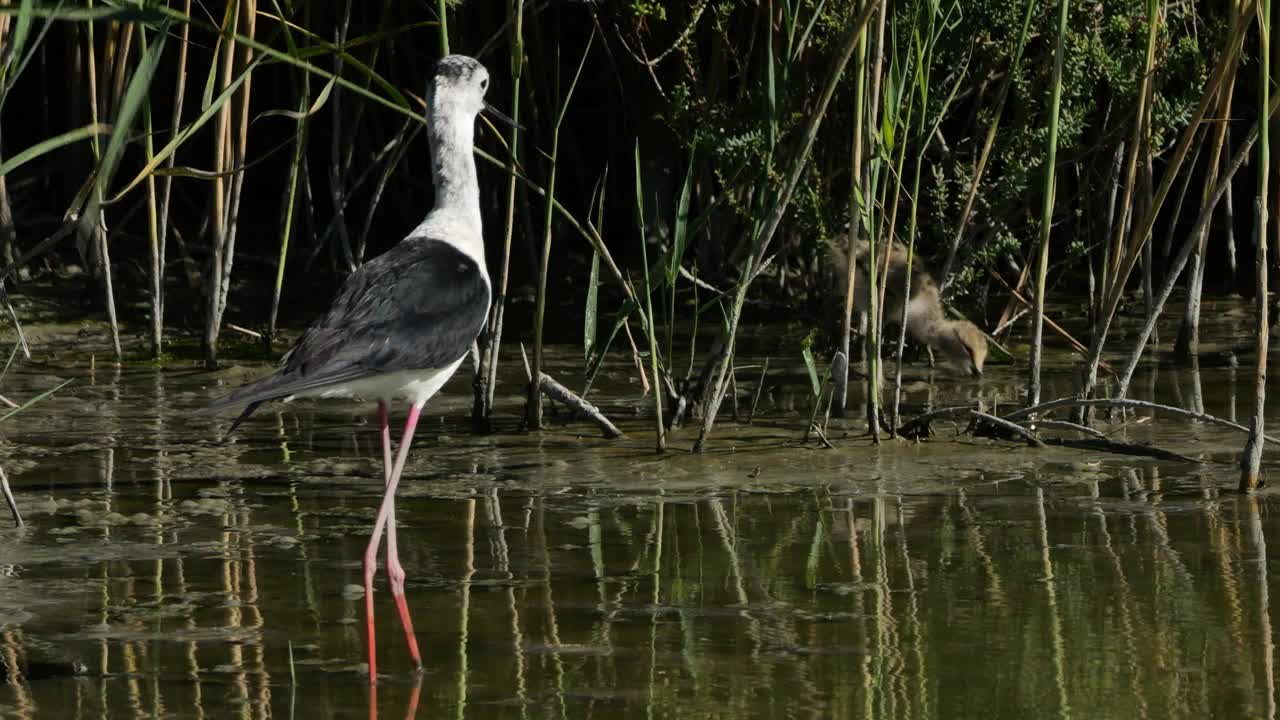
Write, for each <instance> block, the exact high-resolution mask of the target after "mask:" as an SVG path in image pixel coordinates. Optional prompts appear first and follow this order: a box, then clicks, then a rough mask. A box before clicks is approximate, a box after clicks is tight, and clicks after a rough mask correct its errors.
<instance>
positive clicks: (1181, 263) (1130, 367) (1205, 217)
mask: <svg viewBox="0 0 1280 720" xmlns="http://www.w3.org/2000/svg"><path fill="white" fill-rule="evenodd" d="M1277 110H1280V96H1276V97H1274V98H1272V100H1271V104H1270V107H1269V108H1268V110H1267V113H1268V115H1269V116H1270V115H1274V114H1275V113H1276V111H1277ZM1257 140H1258V125H1257V124H1255V125H1254V126H1253V128H1252V129H1251V130H1250V131H1249V134H1248V135H1246V136H1245V140H1244V142H1243V143H1241V145H1240V147H1239V148H1238V149H1237V150H1236V153H1235V155H1233V156H1232V158H1231V162H1230V163H1228V165H1227V167H1226V169H1225V170H1224V171H1223V174H1222V175H1221V176H1220V177H1219V178H1218V180H1217V182H1216V183H1215V184H1214V187H1213V191H1212V192H1211V193H1210V196H1209V199H1208V201H1207V202H1206V203H1205V205H1204V207H1203V208H1201V210H1200V215H1199V216H1198V217H1197V218H1196V221H1195V224H1193V225H1192V227H1191V231H1190V232H1189V233H1188V234H1187V235H1186V237H1185V239H1184V240H1183V243H1182V248H1181V249H1180V250H1179V251H1178V255H1177V257H1175V258H1174V260H1173V262H1172V264H1171V265H1170V269H1169V272H1168V273H1166V274H1165V279H1164V285H1163V287H1161V288H1160V292H1159V293H1158V294H1157V295H1156V298H1155V308H1154V312H1153V313H1152V315H1151V316H1150V317H1148V318H1147V321H1146V325H1145V326H1144V327H1143V328H1142V330H1141V331H1140V332H1139V333H1138V337H1137V340H1136V341H1135V342H1134V349H1133V352H1132V353H1131V354H1130V355H1129V362H1128V364H1126V365H1125V369H1124V370H1123V371H1122V372H1121V374H1120V383H1119V387H1118V389H1117V391H1116V395H1117V396H1118V397H1121V398H1123V397H1125V396H1126V395H1127V394H1128V392H1129V383H1130V381H1131V380H1132V379H1133V373H1134V371H1135V369H1136V368H1137V366H1138V361H1139V359H1141V357H1142V352H1143V350H1144V349H1145V348H1146V345H1147V340H1148V339H1149V338H1150V337H1151V334H1152V332H1153V331H1154V330H1155V324H1156V320H1157V319H1158V318H1159V316H1160V313H1161V310H1162V309H1163V308H1164V304H1165V302H1166V301H1168V299H1169V296H1170V295H1171V294H1172V293H1173V287H1174V285H1175V284H1176V282H1177V279H1178V275H1179V274H1180V273H1181V272H1182V269H1183V268H1184V267H1185V266H1186V263H1187V259H1188V257H1190V255H1191V251H1192V249H1193V248H1194V247H1195V246H1196V243H1197V242H1199V238H1200V234H1201V233H1202V232H1206V231H1207V228H1208V226H1209V221H1210V220H1211V219H1212V218H1213V210H1214V208H1215V207H1216V206H1217V204H1218V202H1219V201H1220V200H1221V199H1222V197H1223V195H1225V194H1226V192H1227V191H1228V190H1229V189H1230V188H1231V179H1232V178H1233V177H1235V174H1236V172H1237V171H1239V169H1240V168H1241V167H1243V166H1244V164H1245V161H1246V160H1247V159H1248V157H1249V152H1250V151H1251V150H1252V149H1253V144H1254V143H1255V142H1257Z"/></svg>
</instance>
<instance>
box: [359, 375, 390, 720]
mask: <svg viewBox="0 0 1280 720" xmlns="http://www.w3.org/2000/svg"><path fill="white" fill-rule="evenodd" d="M378 432H379V434H380V435H381V437H382V483H383V492H384V493H385V492H386V485H387V483H389V482H390V481H391V424H390V421H389V419H388V417H387V401H386V400H379V401H378ZM393 527H394V526H393ZM380 538H381V533H380V532H379V533H375V534H374V535H373V536H371V537H370V538H369V544H368V546H366V547H365V550H364V622H365V642H366V645H367V648H368V650H367V657H368V658H369V684H370V685H373V684H374V683H375V682H377V678H378V644H377V635H376V634H375V633H374V623H373V576H374V575H375V574H377V572H378V541H379V539H380ZM372 697H373V696H372V695H371V696H370V698H371V700H370V702H371V703H376V702H377V701H376V700H373V699H372ZM371 709H372V706H371Z"/></svg>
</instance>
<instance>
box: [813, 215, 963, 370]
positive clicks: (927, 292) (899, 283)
mask: <svg viewBox="0 0 1280 720" xmlns="http://www.w3.org/2000/svg"><path fill="white" fill-rule="evenodd" d="M848 246H849V242H848V239H847V237H846V236H845V235H839V236H837V237H836V238H835V239H833V240H832V242H831V255H832V261H833V262H832V266H833V267H832V269H833V270H834V272H835V276H836V277H835V281H836V282H835V285H836V288H837V291H838V293H839V297H840V298H842V299H843V298H844V295H845V290H846V280H847V278H848V268H849V260H848V255H847V253H846V248H847V247H848ZM869 249H870V248H869V247H868V244H867V241H866V240H860V241H859V243H858V246H857V248H856V251H855V259H856V267H855V274H856V277H855V279H854V291H855V292H854V298H853V305H854V308H855V309H857V310H858V311H859V312H866V310H867V308H868V306H869V305H870V302H869V300H870V293H869V292H868V290H869V287H870V282H869V276H868V274H867V261H868V259H869V258H868V257H867V256H868V254H869ZM882 253H883V248H882V249H881V252H880V253H877V257H876V265H877V269H878V270H879V271H880V272H883V270H884V256H883V254H882ZM911 265H912V267H911V300H910V302H909V303H907V335H909V336H910V337H911V339H912V340H914V341H916V342H918V343H921V344H924V345H927V346H929V347H931V348H934V349H935V350H937V351H939V352H941V353H942V354H943V355H944V356H945V357H946V358H947V359H948V360H949V361H951V362H952V363H953V364H954V365H955V366H956V367H958V368H959V369H960V370H962V371H964V372H966V373H968V374H969V375H971V376H973V377H981V376H982V365H983V363H984V362H986V359H987V337H986V335H984V334H983V333H982V331H981V330H979V329H978V326H976V325H974V324H973V323H971V322H969V321H968V320H951V319H949V318H947V316H946V314H945V313H944V312H943V309H942V298H941V295H940V293H939V291H938V284H937V283H936V282H935V281H934V279H933V276H932V275H930V274H929V272H928V271H927V270H925V269H924V267H923V263H921V262H920V258H919V256H916V257H915V258H913V260H912V263H911ZM906 272H907V250H906V248H904V247H902V245H900V244H899V243H894V245H893V252H892V253H891V255H890V257H889V277H888V286H887V287H886V288H885V295H884V303H885V307H884V318H885V322H886V324H893V325H901V324H902V306H903V302H902V300H903V298H902V289H903V281H904V280H905V279H906ZM879 274H880V273H879V272H878V273H877V275H879ZM877 279H879V278H877Z"/></svg>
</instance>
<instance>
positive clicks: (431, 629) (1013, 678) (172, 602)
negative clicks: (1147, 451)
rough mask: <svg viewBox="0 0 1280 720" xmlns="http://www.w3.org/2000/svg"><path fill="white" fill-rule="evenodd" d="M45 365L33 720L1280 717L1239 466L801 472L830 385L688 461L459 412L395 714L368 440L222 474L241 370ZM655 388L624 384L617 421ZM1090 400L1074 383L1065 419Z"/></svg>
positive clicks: (991, 389)
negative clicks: (418, 659) (216, 399)
mask: <svg viewBox="0 0 1280 720" xmlns="http://www.w3.org/2000/svg"><path fill="white" fill-rule="evenodd" d="M1223 327H1224V328H1225V327H1226V326H1223ZM1227 334H1228V333H1227V332H1224V333H1223V335H1224V336H1226V335H1227ZM787 347H790V348H794V345H793V344H792V345H785V344H784V345H780V346H779V349H770V348H764V349H763V350H762V352H770V353H772V352H775V351H776V352H777V353H779V355H780V354H781V353H782V352H783V351H785V350H786V348H787ZM44 350H45V351H47V352H46V353H45V356H46V357H50V358H51V360H50V361H49V363H48V364H47V365H43V366H41V365H28V366H25V367H23V368H21V369H19V370H17V371H12V372H11V373H10V375H9V377H8V378H7V379H6V381H5V392H6V394H9V395H11V396H14V397H16V398H24V397H29V396H30V395H31V394H33V393H34V392H35V391H37V390H39V389H44V388H46V387H48V386H49V385H50V384H51V382H52V380H53V378H54V377H59V378H66V377H74V378H76V382H75V383H74V384H73V385H72V386H70V387H68V388H67V390H66V391H64V392H63V393H61V394H59V395H58V396H56V397H55V398H53V399H51V400H49V401H48V402H46V403H44V404H42V405H40V406H39V407H38V408H36V409H34V410H32V411H30V412H28V413H24V414H23V415H21V416H20V417H19V419H18V420H17V422H12V421H10V422H8V423H6V424H5V425H4V426H3V427H2V428H0V429H2V430H3V441H2V442H3V444H2V445H0V449H2V452H3V455H2V458H3V459H2V462H3V466H4V468H5V469H6V470H7V471H8V473H9V475H10V477H11V479H12V481H13V484H14V487H15V490H16V492H17V497H18V502H19V504H20V505H21V507H22V509H23V510H24V512H25V514H26V518H27V521H28V527H27V528H26V529H24V530H15V529H12V528H11V527H10V525H9V523H8V522H7V517H6V518H3V519H2V520H0V526H2V528H0V659H2V660H3V662H2V663H0V667H4V668H6V677H5V678H4V679H3V680H4V681H3V682H0V714H2V715H3V716H5V717H57V718H78V717H93V718H97V717H130V716H139V717H142V716H145V717H208V718H225V717H255V718H256V717H267V716H274V717H299V718H323V717H353V716H366V715H370V714H372V713H373V712H375V711H376V712H377V713H378V714H379V715H381V716H385V717H402V716H406V715H407V714H410V713H411V712H412V710H413V708H414V706H415V704H416V708H417V711H418V715H419V716H420V717H429V716H430V717H436V716H440V715H444V714H451V715H453V716H457V717H490V716H494V717H521V718H524V717H528V718H544V717H554V718H593V717H595V718H599V717H604V718H614V717H636V716H646V717H677V718H703V717H714V718H742V717H806V718H825V717H894V718H929V717H940V718H961V717H964V718H1026V717H1055V716H1056V717H1074V718H1102V717H1114V718H1165V717H1209V716H1214V717H1231V718H1236V717H1262V716H1267V717H1271V716H1274V714H1275V677H1276V669H1275V658H1274V647H1273V631H1272V623H1271V607H1270V604H1269V596H1270V595H1271V594H1275V591H1278V590H1280V588H1277V587H1276V584H1275V580H1274V579H1273V578H1276V577H1277V576H1278V573H1273V572H1271V567H1272V565H1273V564H1274V561H1273V560H1272V559H1271V555H1270V554H1269V553H1268V544H1269V543H1268V540H1271V541H1273V542H1274V540H1275V538H1276V537H1277V532H1278V531H1280V519H1278V517H1280V516H1277V513H1276V512H1275V511H1276V509H1277V507H1278V506H1277V503H1276V499H1275V496H1273V495H1271V494H1270V493H1269V492H1267V491H1264V492H1263V493H1261V494H1259V495H1258V496H1257V497H1241V496H1238V495H1236V494H1234V493H1233V492H1231V490H1230V488H1231V487H1233V486H1234V483H1235V479H1236V471H1235V469H1234V467H1233V465H1232V464H1231V463H1232V462H1233V461H1234V458H1235V454H1236V452H1237V451H1238V448H1239V447H1240V445H1241V442H1242V438H1241V437H1240V436H1237V435H1234V434H1231V433H1230V432H1226V431H1221V430H1219V429H1217V428H1213V427H1207V426H1201V425H1193V424H1187V423H1183V422H1179V421H1169V420H1160V421H1158V422H1147V421H1139V422H1135V423H1133V424H1130V425H1129V426H1127V427H1126V428H1125V429H1124V430H1122V431H1120V432H1118V433H1117V435H1116V438H1117V439H1123V440H1125V441H1127V442H1133V443H1143V442H1155V443H1157V444H1158V445H1159V446H1161V447H1163V448H1166V449H1169V450H1174V451H1177V452H1181V453H1184V454H1188V455H1193V456H1197V457H1203V458H1206V459H1210V460H1216V461H1220V462H1217V463H1209V464H1190V463H1179V462H1168V461H1155V460H1151V459H1145V458H1137V457H1128V456H1123V455H1114V454H1111V455H1100V454H1095V453H1087V452H1082V451H1079V450H1072V449H1065V448H1050V449H1047V450H1034V449H1029V448H1026V447H1020V446H1015V445H1013V444H1010V443H995V442H988V441H985V440H973V439H968V438H960V439H959V440H952V439H951V435H952V434H953V431H952V430H950V429H948V426H947V425H945V424H944V425H940V426H939V428H938V429H939V430H940V431H941V432H940V437H939V438H936V439H935V440H933V441H930V442H928V443H926V444H922V445H915V444H894V443H890V444H887V445H885V446H884V447H883V448H882V449H880V450H879V451H877V450H875V449H873V448H871V447H870V446H869V444H868V443H867V442H866V441H865V440H855V439H842V440H839V441H838V442H837V443H836V444H837V449H835V450H821V449H816V448H814V447H812V446H810V447H800V446H799V443H798V441H799V438H800V435H801V431H802V428H803V425H804V421H803V417H807V413H805V412H804V411H803V405H804V400H803V399H801V398H798V397H796V396H794V395H793V394H792V392H793V391H796V390H799V388H801V387H803V385H802V384H803V383H804V382H806V381H805V380H804V379H803V376H802V375H801V373H800V372H796V371H794V370H793V371H792V372H790V373H786V372H782V371H774V372H771V378H772V379H771V383H770V384H771V386H772V389H771V390H769V391H767V392H766V393H764V398H765V399H764V400H763V401H762V408H761V412H762V417H760V418H758V419H757V420H756V423H755V424H754V425H753V426H752V427H750V428H744V427H742V426H733V425H730V424H726V425H724V426H723V427H722V428H721V429H720V430H719V432H718V434H717V435H716V441H715V443H714V448H715V450H714V452H711V453H707V454H704V455H701V456H693V455H689V454H687V453H686V452H685V451H684V450H683V448H687V447H688V446H689V445H690V444H691V442H692V439H693V435H692V432H693V431H692V430H685V431H683V432H684V434H682V435H679V436H677V437H676V438H675V439H673V442H672V445H673V448H674V450H673V452H672V453H670V454H669V455H668V456H667V457H665V458H658V457H655V456H654V455H653V454H652V453H651V445H652V442H651V438H652V436H651V434H650V430H649V428H650V424H649V422H648V421H645V420H644V419H643V418H635V417H633V418H632V419H629V420H625V422H624V423H623V424H624V427H625V429H626V430H627V431H628V432H629V433H630V434H631V439H629V440H627V441H623V442H617V443H615V442H608V441H604V440H600V439H597V438H596V437H595V433H594V432H593V430H592V429H591V428H590V427H589V426H586V425H582V424H577V423H573V424H564V423H560V424H558V425H556V428H555V429H554V430H552V431H549V432H546V433H543V434H540V435H528V434H520V433H516V432H513V430H514V425H508V426H506V427H505V428H503V429H504V430H506V431H507V432H504V433H502V434H498V435H494V436H491V437H476V436H473V435H470V434H469V433H468V432H467V431H466V427H467V426H466V405H467V402H468V398H469V393H468V390H467V387H466V381H465V380H463V381H461V382H455V384H454V385H452V386H451V387H450V388H449V390H448V391H447V392H448V395H447V396H442V397H441V398H440V399H439V400H438V401H437V402H433V403H432V404H431V405H430V406H429V408H430V409H429V411H428V412H429V414H428V416H427V420H426V421H424V422H425V424H424V426H423V429H422V430H420V432H419V440H420V445H418V446H417V447H416V452H415V453H414V454H413V455H412V456H411V460H410V465H409V467H408V468H407V470H406V481H405V483H404V484H403V485H402V487H401V492H400V494H399V500H398V503H397V511H398V515H399V518H400V521H401V529H400V544H401V555H402V559H403V560H404V563H405V567H406V570H407V572H408V597H409V603H410V607H411V609H412V612H413V616H414V620H415V623H416V626H417V631H418V638H419V643H420V644H421V646H422V648H423V653H424V656H425V659H426V663H427V670H426V672H425V674H423V675H422V676H421V677H415V676H414V675H413V674H411V673H410V672H409V666H408V656H407V652H406V650H405V647H404V640H403V636H402V634H401V631H400V628H399V625H398V623H397V620H396V617H395V610H394V606H393V604H392V602H391V598H390V593H389V592H387V591H386V581H385V578H384V577H383V576H380V577H379V580H378V585H377V587H378V593H377V607H378V612H379V616H378V617H379V625H378V642H379V648H380V657H379V666H380V667H379V669H380V672H381V673H382V677H381V680H380V683H379V686H378V691H377V696H376V698H372V697H371V696H370V694H369V692H368V682H367V676H366V674H365V671H364V666H363V664H362V663H363V660H364V657H363V654H364V630H363V602H364V601H363V599H362V598H361V597H359V595H358V594H356V593H352V592H351V591H350V586H352V585H358V584H359V583H360V582H361V573H360V557H361V553H362V551H363V549H364V546H365V543H366V540H367V533H368V531H369V528H370V525H371V523H372V519H373V516H374V511H375V505H376V502H377V497H378V495H379V493H380V485H381V470H380V466H379V462H380V457H379V451H378V447H377V445H376V444H375V443H376V436H375V434H374V428H373V426H372V422H371V421H372V418H371V416H370V414H369V412H368V410H369V409H370V408H367V407H364V406H357V405H350V404H344V403H326V404H301V403H300V404H298V405H297V406H296V407H281V408H274V409H272V410H269V411H265V412H261V413H260V415H259V417H257V418H256V419H254V420H252V421H250V422H249V423H248V424H247V425H246V426H245V427H244V429H243V430H242V431H240V432H238V433H237V435H236V437H234V438H232V439H231V440H230V441H228V442H227V443H225V444H224V443H219V442H218V441H217V437H218V435H219V434H220V433H221V431H222V430H223V429H225V427H226V425H227V419H226V418H215V419H209V418H195V419H191V418H184V417H181V416H180V415H179V412H180V411H181V410H184V409H189V408H192V407H195V406H197V405H199V404H201V403H202V402H203V401H204V400H205V399H206V398H208V397H210V396H212V395H215V394H218V393H220V392H221V391H222V389H221V388H217V387H213V386H212V385H213V383H215V382H217V381H218V380H220V379H221V380H225V381H228V382H234V381H237V380H238V379H239V378H240V377H241V376H242V374H243V373H242V372H237V371H235V370H232V371H225V372H223V373H220V374H217V375H209V374H206V373H201V372H195V371H187V370H175V369H170V370H155V369H149V368H126V369H124V370H118V369H114V368H109V367H104V366H103V364H102V363H98V367H97V369H96V371H93V372H91V371H90V367H89V364H88V362H87V359H85V358H84V357H83V356H81V355H78V354H74V353H73V350H74V349H73V348H61V349H55V350H49V349H48V348H45V349H44ZM789 352H792V354H794V352H793V351H789ZM49 353H52V354H49ZM572 364H573V361H572V359H571V357H565V358H564V359H563V367H564V370H563V373H564V374H565V375H569V374H570V371H569V370H568V369H567V368H568V367H571V366H572ZM776 364H778V363H776V361H775V365H776ZM1242 365H1244V367H1242V368H1241V369H1239V370H1236V369H1233V368H1230V367H1226V366H1224V364H1222V363H1219V364H1218V366H1216V367H1212V368H1210V367H1205V368H1204V369H1203V370H1202V371H1201V373H1200V375H1199V379H1198V387H1200V388H1201V393H1200V395H1201V396H1202V398H1201V399H1200V402H1203V404H1204V409H1205V410H1206V411H1207V412H1210V413H1213V414H1215V415H1219V416H1222V417H1234V416H1235V415H1236V414H1237V408H1239V410H1238V412H1239V414H1241V415H1242V414H1243V413H1244V412H1245V408H1247V407H1249V402H1248V401H1247V393H1248V387H1249V386H1250V384H1251V382H1252V380H1251V377H1250V375H1251V373H1250V371H1249V370H1248V363H1247V362H1242ZM1060 366H1061V367H1062V368H1068V367H1070V363H1069V361H1068V360H1066V359H1065V358H1064V359H1063V360H1062V362H1061V363H1060ZM756 372H758V371H748V370H744V371H743V373H742V378H743V387H742V388H741V392H742V393H743V394H744V400H743V402H744V403H746V402H748V401H747V400H746V399H745V398H747V397H748V396H749V395H750V394H753V393H754V390H755V378H756V375H755V373H756ZM1020 373H1021V370H1015V369H1011V368H1009V367H1003V368H1001V367H995V368H991V370H990V372H989V374H988V378H987V379H985V380H984V381H983V382H982V383H981V384H980V385H973V384H969V383H964V382H959V381H956V380H953V379H950V378H949V377H948V376H946V375H945V374H943V373H941V372H939V373H937V374H936V375H935V376H934V379H935V380H936V382H935V383H933V384H930V383H928V382H927V380H928V376H927V374H924V373H920V372H917V376H916V378H915V380H914V382H913V384H912V385H911V392H910V395H909V398H908V399H909V400H911V401H912V402H913V403H915V404H916V406H918V405H919V404H921V403H924V402H926V401H928V400H932V401H934V402H937V403H946V402H950V401H955V400H961V399H966V398H971V397H978V396H981V397H983V398H985V399H987V400H993V399H995V398H998V397H1002V398H1004V402H1005V403H1008V402H1010V398H1014V397H1016V395H1017V388H1018V387H1019V386H1020V385H1021V383H1022V379H1021V375H1020ZM630 383H631V381H630V379H629V376H628V371H627V369H626V368H625V367H620V368H619V369H618V370H617V371H616V372H615V374H614V375H613V376H612V377H611V378H609V379H608V384H607V387H608V388H609V391H608V393H607V395H608V396H609V397H616V398H619V400H618V401H617V402H615V403H613V404H612V405H608V407H609V408H610V410H611V411H612V412H613V413H614V414H615V415H621V414H623V413H624V412H626V410H627V408H629V406H630V404H632V401H634V398H635V396H637V395H638V386H636V385H634V384H630ZM505 387H507V388H512V389H514V387H515V386H514V385H512V384H510V383H508V384H507V385H506V386H505ZM1196 387H1197V381H1196V379H1195V378H1194V377H1193V376H1192V375H1191V374H1189V373H1187V372H1185V371H1176V372H1175V371H1173V370H1171V369H1167V368H1164V369H1160V370H1159V371H1158V372H1157V373H1154V374H1152V373H1148V374H1147V375H1145V376H1143V378H1141V379H1140V381H1139V382H1138V384H1137V388H1136V390H1137V392H1136V393H1135V394H1136V395H1137V396H1139V397H1146V398H1153V397H1154V398H1157V399H1160V400H1162V401H1165V402H1169V403H1172V404H1180V405H1183V406H1186V407H1190V406H1192V405H1193V404H1194V403H1195V402H1196V399H1197V398H1196V393H1195V388H1196ZM628 388H630V389H629V390H628ZM1069 389H1070V383H1069V376H1067V375H1066V374H1065V372H1064V373H1063V374H1062V375H1058V376H1054V377H1052V378H1051V379H1050V382H1049V383H1048V387H1047V388H1046V395H1048V396H1057V395H1063V394H1067V392H1069ZM628 392H629V393H630V397H627V395H626V393H628ZM1237 393H1238V394H1239V395H1238V397H1237ZM518 405H519V400H518V399H517V398H516V397H514V395H512V396H511V397H507V398H505V399H504V403H503V407H502V414H503V415H504V416H505V417H512V416H514V414H515V410H516V408H518ZM743 412H744V413H745V408H744V409H743ZM1275 417H1276V419H1275V421H1274V424H1273V425H1272V427H1280V413H1277V414H1276V416H1275ZM839 434H840V433H839V432H838V431H837V432H836V435H839ZM291 653H292V659H291ZM14 668H21V670H18V671H16V672H15V671H14ZM375 702H376V708H375V707H374V703H375Z"/></svg>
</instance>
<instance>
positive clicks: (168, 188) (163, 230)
mask: <svg viewBox="0 0 1280 720" xmlns="http://www.w3.org/2000/svg"><path fill="white" fill-rule="evenodd" d="M182 14H183V15H185V16H187V17H190V16H191V0H185V1H184V3H183V8H182ZM181 25H182V35H181V38H182V41H181V42H179V43H178V64H177V70H176V73H175V79H174V89H173V118H172V121H171V122H170V124H169V127H171V128H174V129H175V131H176V128H178V127H180V124H181V122H182V100H183V96H184V95H186V92H187V48H188V44H189V40H190V37H191V23H186V22H184V23H181ZM176 160H177V153H170V154H169V158H168V159H167V160H165V167H166V168H167V169H169V170H172V169H173V166H174V163H175V162H176ZM172 190H173V175H171V174H165V175H163V176H161V178H160V208H159V218H158V220H157V229H158V231H159V239H158V240H157V243H156V245H157V253H158V255H159V260H160V269H161V272H163V271H164V268H165V265H166V263H165V254H166V252H165V251H166V245H167V242H168V239H169V199H170V197H171V192H172ZM157 298H158V300H157V303H156V307H155V314H156V315H157V316H158V317H159V318H160V319H161V328H160V332H161V334H162V337H161V340H162V341H163V333H164V327H163V321H164V282H163V281H162V282H161V283H160V287H159V288H158V293H157Z"/></svg>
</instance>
